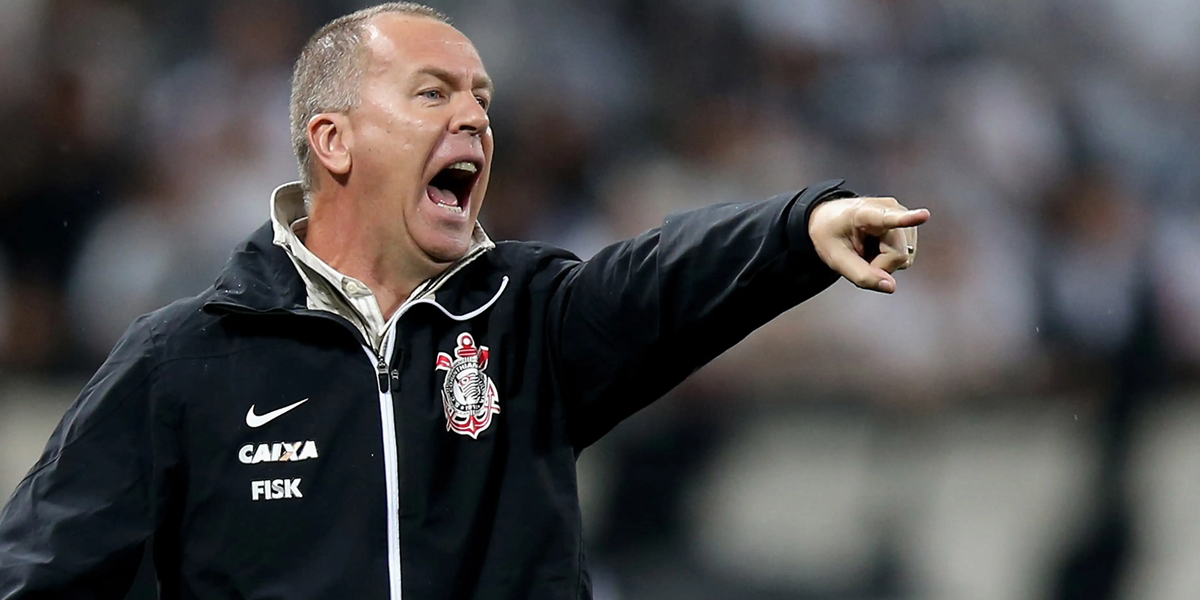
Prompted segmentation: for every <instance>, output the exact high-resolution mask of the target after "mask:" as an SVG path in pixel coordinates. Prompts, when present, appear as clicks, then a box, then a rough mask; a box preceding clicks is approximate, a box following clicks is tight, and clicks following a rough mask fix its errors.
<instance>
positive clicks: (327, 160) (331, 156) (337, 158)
mask: <svg viewBox="0 0 1200 600" xmlns="http://www.w3.org/2000/svg"><path fill="white" fill-rule="evenodd" d="M307 134H308V145H309V147H310V148H312V154H313V157H315V158H316V159H317V161H318V162H320V163H321V166H323V167H325V169H327V170H328V171H329V172H330V173H331V174H332V175H333V176H334V178H341V177H344V176H345V175H347V174H348V173H350V165H351V163H352V160H351V156H350V150H351V148H353V146H354V136H353V134H352V133H351V131H350V122H349V120H348V119H347V117H346V115H345V114H344V113H320V114H317V115H314V116H313V118H311V119H309V120H308V130H307Z"/></svg>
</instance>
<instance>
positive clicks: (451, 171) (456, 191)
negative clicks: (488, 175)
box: [425, 160, 479, 214]
mask: <svg viewBox="0 0 1200 600" xmlns="http://www.w3.org/2000/svg"><path fill="white" fill-rule="evenodd" d="M478 179H479V164H478V163H475V162H472V161H469V160H460V161H458V162H455V163H452V164H450V165H449V166H447V167H446V168H444V169H442V170H441V171H438V174H437V175H434V176H433V179H431V180H430V181H429V185H428V186H426V188H425V191H426V192H428V194H429V199H430V200H432V201H433V203H434V204H437V205H438V206H441V207H442V208H444V209H446V210H448V211H450V212H452V213H455V214H462V212H463V211H465V210H466V209H467V201H468V200H469V199H470V197H471V190H472V189H474V187H475V181H476V180H478Z"/></svg>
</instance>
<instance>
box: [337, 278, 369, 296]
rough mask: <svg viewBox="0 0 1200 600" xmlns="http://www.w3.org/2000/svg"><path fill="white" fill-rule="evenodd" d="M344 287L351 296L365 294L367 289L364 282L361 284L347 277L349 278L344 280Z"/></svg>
mask: <svg viewBox="0 0 1200 600" xmlns="http://www.w3.org/2000/svg"><path fill="white" fill-rule="evenodd" d="M342 289H343V290H345V292H346V293H347V294H349V295H351V296H360V295H363V294H365V293H366V291H367V288H366V286H364V285H363V284H361V283H359V282H357V281H354V280H353V279H347V280H345V281H343V282H342Z"/></svg>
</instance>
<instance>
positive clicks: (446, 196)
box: [426, 185, 458, 207]
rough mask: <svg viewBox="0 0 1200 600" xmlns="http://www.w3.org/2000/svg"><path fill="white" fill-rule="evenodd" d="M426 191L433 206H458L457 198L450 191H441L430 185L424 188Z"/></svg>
mask: <svg viewBox="0 0 1200 600" xmlns="http://www.w3.org/2000/svg"><path fill="white" fill-rule="evenodd" d="M426 191H427V192H428V193H429V199H430V200H433V202H434V203H435V204H441V205H442V206H454V207H457V206H458V196H455V195H454V192H452V191H450V190H443V189H442V188H439V187H435V186H432V185H430V186H426Z"/></svg>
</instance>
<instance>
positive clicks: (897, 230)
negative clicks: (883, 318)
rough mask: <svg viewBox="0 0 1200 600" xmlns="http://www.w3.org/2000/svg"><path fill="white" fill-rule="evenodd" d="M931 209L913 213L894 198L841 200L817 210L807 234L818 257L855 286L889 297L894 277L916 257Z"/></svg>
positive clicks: (825, 204) (822, 205) (894, 287)
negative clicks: (919, 235)
mask: <svg viewBox="0 0 1200 600" xmlns="http://www.w3.org/2000/svg"><path fill="white" fill-rule="evenodd" d="M928 220H929V211H928V210H926V209H924V208H920V209H916V210H909V209H907V208H905V207H904V206H902V205H901V204H900V203H899V202H896V199H895V198H841V199H838V200H829V201H827V202H823V203H821V204H820V205H818V206H817V207H816V208H815V209H813V212H812V214H811V215H810V216H809V219H808V235H809V237H811V238H812V242H813V247H815V248H816V250H817V255H818V256H820V257H821V260H823V261H825V264H827V265H829V268H831V269H833V270H834V271H837V272H838V273H840V274H841V275H842V276H843V277H845V278H846V279H849V280H850V281H851V282H852V283H853V284H854V285H857V286H858V287H860V288H863V289H868V290H876V291H879V292H884V293H886V294H890V293H892V292H894V291H896V279H895V278H894V277H892V273H895V272H896V271H899V270H901V269H907V268H908V267H911V266H912V264H913V260H914V259H915V258H916V255H917V226H918V225H920V224H922V223H924V222H925V221H928Z"/></svg>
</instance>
